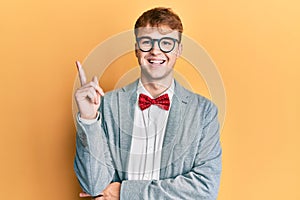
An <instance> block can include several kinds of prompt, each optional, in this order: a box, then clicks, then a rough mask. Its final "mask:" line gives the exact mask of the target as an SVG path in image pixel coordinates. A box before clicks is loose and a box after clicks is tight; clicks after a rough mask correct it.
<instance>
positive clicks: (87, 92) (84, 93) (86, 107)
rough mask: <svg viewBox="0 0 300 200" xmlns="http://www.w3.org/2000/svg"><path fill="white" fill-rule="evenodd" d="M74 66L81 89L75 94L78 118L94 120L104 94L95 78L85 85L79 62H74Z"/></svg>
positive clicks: (84, 77)
mask: <svg viewBox="0 0 300 200" xmlns="http://www.w3.org/2000/svg"><path fill="white" fill-rule="evenodd" d="M76 66H77V69H78V74H79V80H80V83H81V87H80V88H78V89H77V90H76V92H75V100H76V103H77V106H78V110H79V113H80V117H81V118H83V119H95V118H96V116H97V110H98V108H99V106H100V102H101V101H100V98H101V96H104V92H103V90H102V88H101V87H100V86H99V82H98V79H97V77H96V76H94V77H93V79H92V81H90V82H89V83H86V76H85V73H84V70H83V68H82V66H81V64H80V62H79V61H76Z"/></svg>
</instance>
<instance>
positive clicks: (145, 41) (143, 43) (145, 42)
mask: <svg viewBox="0 0 300 200" xmlns="http://www.w3.org/2000/svg"><path fill="white" fill-rule="evenodd" d="M141 44H142V45H149V44H151V41H150V40H141Z"/></svg>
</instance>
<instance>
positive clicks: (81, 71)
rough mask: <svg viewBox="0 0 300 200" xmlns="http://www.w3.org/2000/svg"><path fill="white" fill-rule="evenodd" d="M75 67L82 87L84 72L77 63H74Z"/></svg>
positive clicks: (84, 77)
mask: <svg viewBox="0 0 300 200" xmlns="http://www.w3.org/2000/svg"><path fill="white" fill-rule="evenodd" d="M76 66H77V70H78V74H79V80H80V83H81V86H83V85H85V84H86V76H85V73H84V70H83V68H82V66H81V64H80V62H79V61H76Z"/></svg>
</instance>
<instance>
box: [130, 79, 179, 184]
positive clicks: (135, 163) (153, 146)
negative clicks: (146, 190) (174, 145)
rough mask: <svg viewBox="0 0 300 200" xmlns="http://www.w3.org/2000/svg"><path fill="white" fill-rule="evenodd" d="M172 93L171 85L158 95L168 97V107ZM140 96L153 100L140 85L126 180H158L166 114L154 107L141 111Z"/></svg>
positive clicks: (172, 85)
mask: <svg viewBox="0 0 300 200" xmlns="http://www.w3.org/2000/svg"><path fill="white" fill-rule="evenodd" d="M173 91H174V81H172V84H171V86H170V87H169V88H168V89H167V90H166V91H165V92H164V93H162V94H161V95H163V94H166V93H167V94H168V96H169V98H170V103H171V102H172V97H173ZM141 93H143V94H145V95H147V96H149V97H150V98H152V99H154V98H153V97H152V96H151V95H150V93H149V92H148V91H147V90H146V89H145V88H144V86H143V84H142V83H141V81H139V84H138V89H137V101H136V105H135V112H134V122H133V123H134V124H133V133H132V141H131V149H130V155H129V164H128V180H153V179H155V180H159V172H160V160H161V152H162V144H163V139H164V135H165V130H166V126H167V121H168V116H169V111H167V110H164V109H161V108H160V107H158V106H156V105H151V106H150V107H149V108H147V109H145V110H143V111H142V110H141V109H140V107H139V105H138V98H139V95H140V94H141Z"/></svg>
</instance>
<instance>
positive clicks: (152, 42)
mask: <svg viewBox="0 0 300 200" xmlns="http://www.w3.org/2000/svg"><path fill="white" fill-rule="evenodd" d="M145 38H147V39H150V40H151V48H150V49H149V50H148V51H145V50H142V49H141V47H140V43H139V42H140V40H141V39H145ZM163 39H170V40H173V42H174V45H173V47H172V49H171V50H169V51H164V50H162V49H161V47H160V41H161V40H163ZM156 41H157V44H158V47H159V49H160V50H161V51H162V52H164V53H170V52H171V51H173V49H174V48H175V46H176V42H177V43H178V44H179V43H180V41H179V40H178V39H175V38H172V37H162V38H160V39H153V38H151V37H149V36H142V37H137V38H136V42H137V45H138V47H139V50H141V51H142V52H149V51H151V50H152V49H153V47H154V43H155V42H156Z"/></svg>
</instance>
